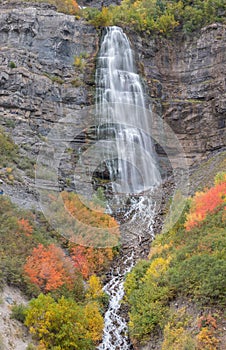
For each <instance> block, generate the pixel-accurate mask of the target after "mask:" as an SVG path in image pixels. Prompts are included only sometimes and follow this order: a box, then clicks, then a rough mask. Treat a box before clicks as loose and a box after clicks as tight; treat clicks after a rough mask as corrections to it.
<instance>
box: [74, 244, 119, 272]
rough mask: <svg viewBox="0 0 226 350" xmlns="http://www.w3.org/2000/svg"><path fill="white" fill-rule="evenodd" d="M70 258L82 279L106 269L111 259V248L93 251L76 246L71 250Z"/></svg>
mask: <svg viewBox="0 0 226 350" xmlns="http://www.w3.org/2000/svg"><path fill="white" fill-rule="evenodd" d="M71 257H72V259H73V261H74V264H75V267H76V268H77V269H78V270H79V271H80V272H81V274H82V275H83V277H84V278H88V277H89V276H90V275H92V274H93V273H98V272H100V271H101V270H103V268H104V267H106V265H107V264H108V263H109V261H111V260H112V259H113V252H112V249H111V248H105V249H100V248H97V249H94V248H92V247H91V248H87V247H83V246H80V245H76V246H73V247H72V248H71Z"/></svg>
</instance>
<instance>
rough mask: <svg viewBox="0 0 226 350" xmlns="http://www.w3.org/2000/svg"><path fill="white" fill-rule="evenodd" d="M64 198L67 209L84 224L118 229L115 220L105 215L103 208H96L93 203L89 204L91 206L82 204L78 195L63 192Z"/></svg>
mask: <svg viewBox="0 0 226 350" xmlns="http://www.w3.org/2000/svg"><path fill="white" fill-rule="evenodd" d="M62 198H63V200H64V204H65V207H66V209H67V210H68V211H69V212H70V214H71V215H73V216H74V217H75V218H76V219H78V220H79V221H81V222H82V223H84V224H86V225H88V226H93V227H100V228H112V227H118V224H117V222H116V221H115V219H114V218H112V217H111V216H110V215H108V214H105V213H103V210H102V208H98V206H94V205H93V203H92V202H89V203H88V205H89V206H88V205H87V206H86V205H85V204H83V203H82V202H81V200H80V199H79V196H78V195H76V194H74V193H68V192H62Z"/></svg>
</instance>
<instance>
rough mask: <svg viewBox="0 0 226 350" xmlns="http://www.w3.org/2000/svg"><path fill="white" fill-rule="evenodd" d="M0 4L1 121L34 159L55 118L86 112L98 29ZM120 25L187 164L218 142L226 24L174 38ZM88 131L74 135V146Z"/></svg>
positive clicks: (41, 7) (50, 10) (225, 103)
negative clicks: (158, 36)
mask: <svg viewBox="0 0 226 350" xmlns="http://www.w3.org/2000/svg"><path fill="white" fill-rule="evenodd" d="M84 4H85V5H86V4H87V2H86V3H85V2H84ZM0 9H1V11H0V52H1V55H0V118H1V124H3V125H4V126H5V127H6V128H7V129H8V131H10V133H11V134H12V136H13V139H14V140H15V142H16V143H18V144H19V145H20V146H21V147H22V153H23V152H24V154H28V156H29V157H33V158H35V157H36V156H37V154H38V151H39V148H40V145H41V143H42V138H44V137H46V135H47V134H48V132H49V131H50V130H51V128H52V127H53V126H54V123H56V122H57V121H58V120H59V119H61V118H62V117H65V116H67V115H70V114H73V115H74V118H75V120H76V123H77V125H78V127H79V128H80V129H81V125H83V123H84V119H85V118H89V115H88V114H84V113H80V111H82V110H84V109H85V107H86V106H89V105H92V104H93V102H94V93H95V86H94V72H95V56H96V53H97V51H98V46H99V33H97V31H96V30H95V29H94V28H93V27H92V26H89V25H87V24H86V23H85V22H84V21H82V20H77V19H75V18H74V17H73V16H69V15H65V14H62V13H57V12H56V11H55V9H54V7H52V6H51V5H47V4H31V3H21V2H19V3H16V2H15V3H12V2H11V3H7V2H6V3H5V4H3V3H2V4H1V5H0ZM126 32H127V33H128V35H129V37H130V39H131V43H132V45H133V47H134V50H135V53H136V57H137V64H138V66H139V67H140V68H139V69H140V72H141V74H143V76H144V79H145V81H146V83H147V84H146V85H147V93H148V95H149V96H151V97H152V102H151V103H152V108H153V110H154V112H156V113H157V114H159V115H160V116H161V117H163V118H164V119H165V120H166V121H167V123H168V124H169V125H170V126H171V128H172V129H173V130H174V132H175V133H176V134H177V136H178V138H179V139H180V141H181V143H182V145H183V147H184V150H185V153H186V155H187V157H188V161H189V164H190V165H193V164H195V163H198V162H199V161H200V160H202V159H205V158H206V157H208V155H210V154H212V153H213V152H214V151H218V150H220V149H222V148H224V147H225V143H226V121H225V120H226V93H225V75H224V72H225V62H226V56H225V49H226V37H225V26H223V25H220V24H213V25H211V26H209V27H207V28H204V29H203V30H202V31H201V32H200V33H199V34H196V35H195V36H192V37H188V38H184V37H182V36H179V35H178V37H177V38H176V39H174V40H170V39H163V38H152V37H150V36H143V37H141V36H140V35H138V34H137V33H133V32H131V31H130V30H126ZM84 115H85V117H84ZM87 124H90V122H89V121H87V123H85V125H87ZM75 133H76V131H75ZM90 136H92V135H88V136H87V135H84V134H83V135H80V136H78V138H77V141H78V142H77V144H78V147H79V146H80V143H83V141H84V140H85V139H87V138H88V139H89V137H90ZM75 143H76V142H75ZM72 148H74V146H73V147H72ZM75 148H76V147H75ZM159 151H160V153H161V149H160V150H159ZM67 167H68V164H67V161H66V160H65V163H64V166H63V167H62V168H64V174H63V177H64V178H66V177H70V176H71V173H72V169H71V168H70V169H69V168H68V169H67ZM78 183H79V179H78Z"/></svg>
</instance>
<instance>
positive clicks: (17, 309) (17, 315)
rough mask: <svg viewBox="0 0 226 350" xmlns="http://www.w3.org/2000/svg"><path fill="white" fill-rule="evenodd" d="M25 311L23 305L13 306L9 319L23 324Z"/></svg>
mask: <svg viewBox="0 0 226 350" xmlns="http://www.w3.org/2000/svg"><path fill="white" fill-rule="evenodd" d="M26 309H27V308H26V306H24V305H23V304H19V305H14V306H13V307H12V313H11V315H10V317H11V318H14V319H15V320H17V321H19V322H22V323H23V322H24V321H25V317H26Z"/></svg>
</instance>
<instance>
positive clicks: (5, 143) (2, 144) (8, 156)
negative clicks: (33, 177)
mask: <svg viewBox="0 0 226 350" xmlns="http://www.w3.org/2000/svg"><path fill="white" fill-rule="evenodd" d="M0 149H1V155H0V165H1V166H8V165H9V163H10V162H14V161H15V160H16V159H17V157H18V147H17V146H16V145H15V144H14V142H13V141H12V139H11V137H10V136H9V135H8V134H6V133H5V132H4V131H3V130H2V129H0Z"/></svg>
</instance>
